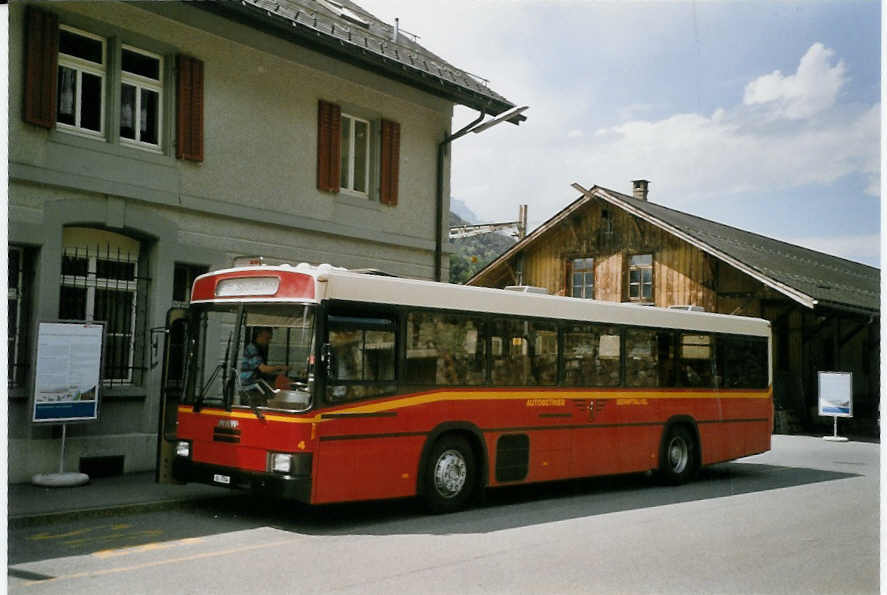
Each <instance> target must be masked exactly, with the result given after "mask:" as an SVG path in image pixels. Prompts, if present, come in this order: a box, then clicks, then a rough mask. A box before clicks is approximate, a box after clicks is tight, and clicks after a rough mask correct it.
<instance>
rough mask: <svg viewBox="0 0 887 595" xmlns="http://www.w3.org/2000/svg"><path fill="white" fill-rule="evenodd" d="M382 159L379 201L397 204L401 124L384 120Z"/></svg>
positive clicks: (386, 203)
mask: <svg viewBox="0 0 887 595" xmlns="http://www.w3.org/2000/svg"><path fill="white" fill-rule="evenodd" d="M380 161H381V162H382V163H381V166H382V168H381V169H382V171H381V172H380V189H379V201H380V202H381V203H382V204H383V205H390V206H392V207H393V206H396V205H397V180H398V173H399V166H400V124H398V123H397V122H392V121H390V120H382V155H381V159H380Z"/></svg>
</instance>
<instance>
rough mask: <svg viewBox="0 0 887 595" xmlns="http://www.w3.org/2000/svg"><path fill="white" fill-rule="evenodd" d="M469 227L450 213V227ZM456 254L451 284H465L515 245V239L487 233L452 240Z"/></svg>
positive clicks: (452, 262) (451, 272)
mask: <svg viewBox="0 0 887 595" xmlns="http://www.w3.org/2000/svg"><path fill="white" fill-rule="evenodd" d="M455 225H467V222H466V221H464V220H463V219H461V218H460V217H459V216H458V215H456V214H455V213H452V212H451V213H450V226H451V227H452V226H455ZM450 244H452V246H453V248H454V252H453V253H452V254H450V283H458V284H460V285H461V284H463V283H465V282H466V281H467V280H468V279H470V278H471V277H473V276H474V275H475V274H476V273H477V272H478V271H479V270H481V269H482V268H484V267H485V266H487V265H488V264H489V263H490V262H492V261H493V260H494V259H495V258H496V257H498V256H499V255H500V254H502V253H503V252H505V251H506V250H508V249H509V248H511V247H512V246H513V245H514V244H515V239H514V238H513V237H511V236H507V235H505V234H504V233H495V232H494V233H485V234H481V235H477V236H472V237H470V238H459V239H456V240H450Z"/></svg>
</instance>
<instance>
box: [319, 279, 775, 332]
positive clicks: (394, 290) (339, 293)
mask: <svg viewBox="0 0 887 595" xmlns="http://www.w3.org/2000/svg"><path fill="white" fill-rule="evenodd" d="M324 280H326V283H325V285H326V291H325V292H324V291H323V285H324V283H323V281H324ZM318 281H320V283H318V298H319V299H335V300H348V301H365V302H375V303H382V304H400V305H406V306H421V307H428V308H443V309H448V310H464V311H467V312H488V313H493V314H513V315H518V316H536V317H541V318H560V319H567V320H583V321H592V322H603V323H612V324H634V325H641V326H652V327H661V328H674V329H687V330H694V331H706V332H720V333H738V334H747V335H757V336H762V337H766V336H768V335H769V334H770V323H769V322H768V321H766V320H762V319H760V318H750V317H748V316H728V315H725V314H712V313H708V312H687V311H680V310H667V309H665V308H656V307H651V306H639V305H635V304H625V303H617V302H603V301H598V300H588V299H581V298H570V297H561V296H554V295H544V294H534V293H524V292H516V291H507V290H504V289H490V288H486V287H468V286H465V285H454V284H451V283H436V282H433V281H420V280H416V279H403V278H398V277H379V276H371V275H363V274H358V273H351V272H348V271H344V270H328V271H327V272H325V274H324V273H321V274H320V275H319V276H318Z"/></svg>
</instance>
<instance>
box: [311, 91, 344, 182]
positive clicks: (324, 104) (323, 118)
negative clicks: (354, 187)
mask: <svg viewBox="0 0 887 595" xmlns="http://www.w3.org/2000/svg"><path fill="white" fill-rule="evenodd" d="M341 144H342V108H340V107H339V106H338V105H336V104H335V103H330V102H328V101H324V100H322V99H321V100H320V102H319V103H318V104H317V189H318V190H323V191H325V192H338V191H339V176H340V174H341V171H340V167H341V164H340V159H341Z"/></svg>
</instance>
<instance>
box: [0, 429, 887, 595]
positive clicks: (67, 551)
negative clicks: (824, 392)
mask: <svg viewBox="0 0 887 595" xmlns="http://www.w3.org/2000/svg"><path fill="white" fill-rule="evenodd" d="M878 457H879V446H878V445H877V444H866V443H847V444H835V443H827V442H824V441H822V440H820V439H817V438H808V437H784V436H776V437H774V450H773V451H771V452H770V453H767V454H764V455H759V456H756V457H750V458H747V459H743V460H741V461H737V462H734V463H728V464H724V465H719V466H716V467H713V468H711V469H708V470H705V471H704V472H703V474H702V475H701V477H700V479H699V480H697V481H696V482H694V483H692V484H688V485H685V486H680V487H676V488H674V487H661V486H656V485H653V484H651V483H650V481H649V480H648V479H647V478H645V477H643V476H628V477H618V478H603V479H594V480H583V481H573V482H563V483H558V484H550V485H544V486H522V487H519V488H509V489H501V490H495V491H492V492H491V494H490V497H489V499H488V502H487V503H486V504H485V505H484V506H483V507H480V508H476V509H473V510H469V511H465V512H462V513H457V514H452V515H445V516H428V515H425V514H424V512H423V509H422V507H421V505H420V504H419V503H418V502H415V501H396V502H384V503H367V504H357V505H341V506H331V507H322V508H314V509H307V508H305V507H302V506H298V505H292V504H281V503H271V504H265V505H257V504H256V503H255V502H254V501H251V500H250V499H248V498H246V497H232V498H228V499H223V500H220V501H219V502H216V503H213V504H212V505H211V506H207V507H206V508H201V509H199V510H178V511H169V512H154V513H146V514H141V515H129V516H115V517H108V518H104V519H101V518H99V519H95V518H93V519H88V520H83V521H80V522H72V523H64V524H52V525H44V526H37V527H28V528H24V529H19V530H13V531H11V532H10V535H9V564H10V566H9V570H8V573H9V576H8V583H9V590H10V592H11V593H34V594H42V593H66V594H69V593H90V594H92V593H96V594H99V593H108V594H115V595H116V594H118V593H128V594H135V593H214V594H218V593H242V592H253V591H256V592H263V593H320V592H337V593H367V592H370V593H383V592H384V593H413V592H422V593H429V592H430V593H561V592H562V593H575V592H596V593H651V592H656V593H875V592H877V591H878V572H879V566H878V564H879V559H878V555H879V552H878V531H879V520H878V487H879V484H878V463H879V458H878Z"/></svg>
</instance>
